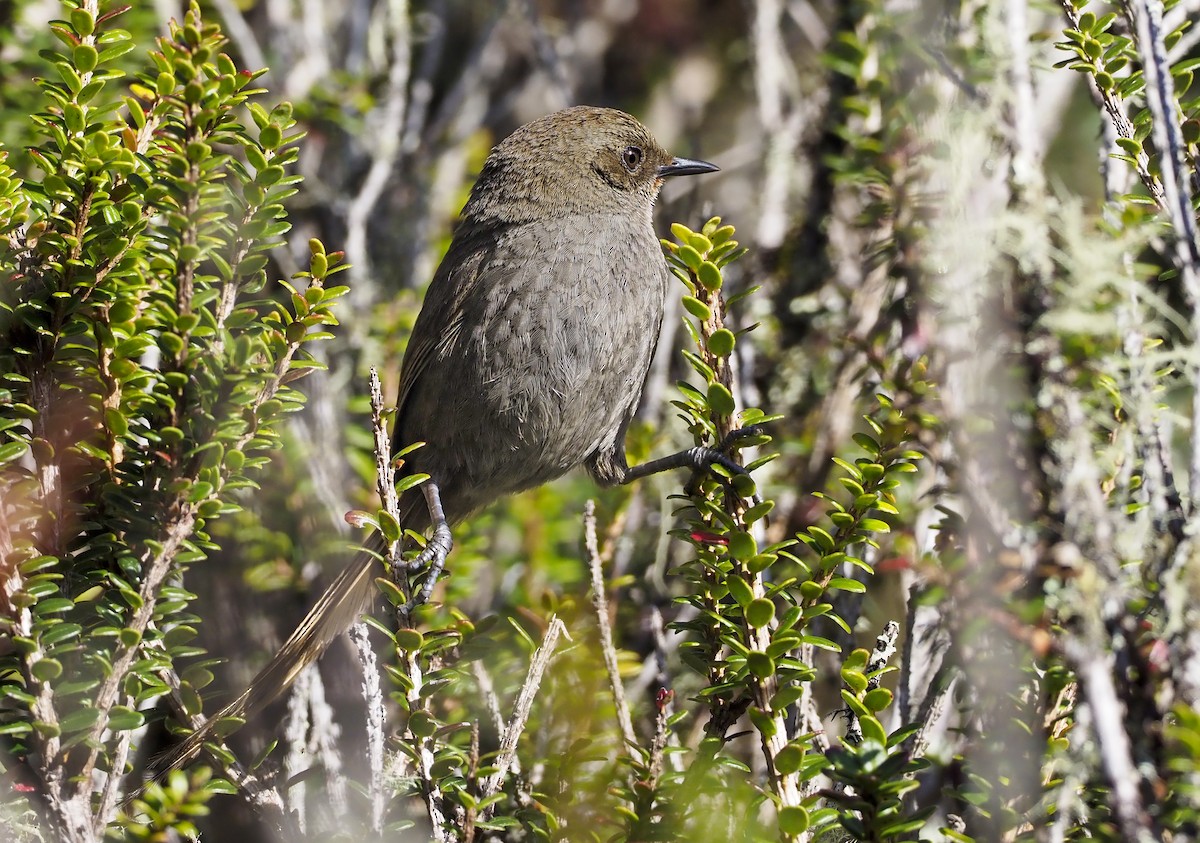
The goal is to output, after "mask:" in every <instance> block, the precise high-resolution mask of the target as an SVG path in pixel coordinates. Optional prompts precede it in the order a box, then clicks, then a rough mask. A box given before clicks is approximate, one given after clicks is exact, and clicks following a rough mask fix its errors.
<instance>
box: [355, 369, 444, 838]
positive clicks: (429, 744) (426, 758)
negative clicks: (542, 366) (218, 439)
mask: <svg viewBox="0 0 1200 843" xmlns="http://www.w3.org/2000/svg"><path fill="white" fill-rule="evenodd" d="M370 388H371V427H372V430H373V432H374V436H375V470H376V472H377V476H376V484H377V488H378V490H379V498H380V500H381V501H382V502H383V508H384V510H385V511H386V512H387V513H388V514H389V515H391V516H392V517H393V518H395V519H396V522H397V523H399V521H400V501H399V496H398V495H397V494H396V485H395V483H394V482H392V465H391V463H392V456H391V455H392V445H391V440H390V439H389V438H388V435H387V425H386V424H385V422H384V418H383V414H384V405H383V388H382V387H381V386H380V384H379V372H378V371H376V370H375V368H374V367H372V368H371V379H370ZM398 546H399V542H398V541H396V542H391V543H389V544H388V547H387V558H388V564H389V566H390V565H391V560H392V559H394V558H395V555H396V552H397V551H398V549H399V547H398ZM404 670H405V673H406V675H407V676H408V678H409V681H410V682H411V683H412V684H411V686H410V687H409V690H408V693H407V695H406V696H407V698H408V703H409V707H410V710H413V711H416V710H420V709H421V708H422V707H423V705H424V701H423V700H422V694H421V691H422V686H423V684H424V671H422V669H421V662H420V658H419V652H418V651H417V650H408V651H406V652H405V654H404ZM406 739H407V740H408V741H409V742H410V744H411V745H413V746H415V747H416V749H417V777H418V779H419V780H420V781H421V785H422V786H421V794H422V796H424V798H425V808H426V810H427V812H428V813H429V822H430V823H431V824H432V826H433V828H432V835H433V839H434V840H436V841H438V843H445V841H446V840H448V838H447V836H446V831H447V827H448V826H447V822H446V815H445V814H444V813H443V812H442V808H441V805H442V800H443V796H442V791H441V788H440V787H439V786H438V783H437V779H436V778H435V776H434V775H433V763H434V740H433V738H432V736H430V737H425V738H419V737H417V736H416V735H414V734H412V732H411V730H407V731H406Z"/></svg>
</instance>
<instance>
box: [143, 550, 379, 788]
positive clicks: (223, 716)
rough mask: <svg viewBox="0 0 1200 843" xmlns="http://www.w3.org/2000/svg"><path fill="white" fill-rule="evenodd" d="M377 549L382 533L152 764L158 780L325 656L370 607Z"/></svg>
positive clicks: (190, 759) (376, 573)
mask: <svg viewBox="0 0 1200 843" xmlns="http://www.w3.org/2000/svg"><path fill="white" fill-rule="evenodd" d="M372 551H373V552H374V553H382V552H383V540H382V539H381V538H380V536H379V534H378V533H375V534H374V535H372V537H371V539H370V540H369V541H368V543H367V550H366V551H364V552H362V553H359V554H358V556H356V557H355V558H354V561H353V562H351V563H350V564H349V565H348V566H347V567H346V569H345V570H343V571H342V572H341V573H340V574H338V576H337V579H335V580H334V581H333V582H332V583H330V585H329V588H327V589H326V590H325V593H324V594H322V595H321V597H320V599H319V600H317V602H316V604H315V605H314V606H313V607H312V609H311V610H309V613H308V614H307V615H305V617H304V620H302V621H301V622H300V625H299V626H298V627H296V631H295V632H293V633H292V634H291V636H290V637H289V638H288V640H287V641H286V642H284V645H283V647H281V648H280V650H279V652H278V653H276V654H275V656H274V658H272V659H271V661H270V662H268V663H267V665H266V667H264V668H263V669H262V670H260V671H259V672H258V675H257V676H255V677H254V679H253V680H251V682H250V685H249V687H247V688H246V690H245V691H243V692H242V693H241V694H240V695H239V696H238V698H237V699H235V700H234V701H233V702H231V703H229V705H227V706H225V707H224V708H223V709H221V710H220V711H218V712H217V713H216V714H215V715H213V716H212V717H211V718H209V720H208V721H207V722H206V723H205V724H204V725H203V726H201V727H200V728H199V729H197V730H196V731H194V732H192V733H191V734H190V735H188V736H187V738H185V739H184V740H183V742H182V743H180V744H179V745H178V746H176V747H174V748H173V749H171V750H169V751H168V752H167V753H166V754H164V755H163V756H162V757H161V758H159V759H158V760H157V761H156V762H155V763H154V764H153V765H152V768H153V779H154V780H158V779H161V778H162V776H164V775H165V774H166V773H168V772H169V771H171V770H174V769H177V768H179V767H182V766H184V765H185V764H187V763H189V762H191V761H193V760H195V758H196V757H197V756H198V755H199V754H200V752H201V750H202V749H203V747H204V743H205V742H206V741H208V740H211V739H212V737H213V731H214V729H215V728H216V726H217V724H218V723H219V722H220V721H222V720H227V719H229V718H238V719H241V720H247V719H249V718H250V717H253V716H254V715H255V714H257V713H258V712H259V711H261V710H262V709H263V708H264V707H265V706H266V705H267V704H268V703H270V702H271V701H272V700H274V699H276V698H277V697H279V695H280V694H282V693H284V692H285V691H286V690H287V689H288V688H290V687H291V686H292V683H293V682H295V681H296V677H298V676H299V675H300V674H301V672H303V670H304V669H305V668H306V667H308V666H309V665H310V664H312V663H313V662H315V661H316V660H317V659H318V658H320V657H321V654H322V653H324V652H325V650H326V649H328V647H329V645H330V644H331V643H333V639H335V638H337V637H338V636H339V635H341V634H342V633H343V632H345V631H346V630H347V629H349V628H350V627H351V626H352V625H353V624H354V622H355V621H356V620H358V617H359V616H360V615H361V614H362V613H363V612H366V611H367V610H368V609H370V607H371V602H372V599H373V598H374V596H375V577H376V576H379V575H381V574H382V573H383V571H382V566H381V565H380V563H379V561H378V559H377V557H376V556H375V555H373V553H372Z"/></svg>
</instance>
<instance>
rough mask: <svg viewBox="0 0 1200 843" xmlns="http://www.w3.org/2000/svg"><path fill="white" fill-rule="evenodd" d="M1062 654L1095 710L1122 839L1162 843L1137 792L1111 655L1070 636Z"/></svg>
mask: <svg viewBox="0 0 1200 843" xmlns="http://www.w3.org/2000/svg"><path fill="white" fill-rule="evenodd" d="M1062 650H1063V655H1064V656H1066V658H1067V660H1068V661H1069V662H1070V663H1071V665H1072V667H1073V668H1074V669H1075V672H1076V674H1077V675H1078V676H1079V683H1080V686H1081V687H1082V690H1083V696H1084V698H1085V699H1086V700H1087V702H1088V705H1089V706H1091V709H1092V724H1093V726H1094V728H1095V734H1096V742H1097V743H1098V744H1099V747H1100V761H1101V764H1102V765H1103V767H1104V772H1105V774H1106V776H1107V778H1108V783H1109V787H1110V788H1111V793H1112V800H1111V803H1112V809H1113V814H1114V816H1115V819H1116V821H1117V825H1118V827H1119V828H1120V829H1121V836H1122V837H1123V838H1124V839H1126V840H1129V841H1137V843H1151V842H1152V841H1155V840H1161V839H1162V837H1161V835H1159V834H1157V833H1154V831H1153V830H1152V829H1151V820H1150V818H1149V816H1148V815H1147V814H1146V811H1145V807H1144V806H1143V805H1142V799H1141V795H1140V794H1139V793H1138V782H1139V781H1141V778H1142V777H1141V775H1140V774H1139V772H1138V770H1137V768H1136V767H1135V766H1134V763H1133V747H1132V746H1131V745H1130V741H1129V735H1128V734H1127V733H1126V731H1125V727H1126V724H1127V718H1126V716H1125V709H1124V706H1122V705H1121V701H1120V699H1119V697H1118V696H1117V689H1116V687H1115V686H1114V685H1113V668H1114V665H1113V659H1112V654H1111V653H1107V652H1104V650H1103V648H1098V647H1093V646H1089V645H1088V644H1085V643H1084V642H1083V641H1082V640H1081V639H1079V638H1077V637H1074V636H1067V637H1066V638H1064V640H1063V642H1062Z"/></svg>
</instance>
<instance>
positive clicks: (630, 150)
mask: <svg viewBox="0 0 1200 843" xmlns="http://www.w3.org/2000/svg"><path fill="white" fill-rule="evenodd" d="M621 163H622V164H624V165H625V169H626V170H628V171H629V172H631V173H632V172H634V171H635V170H637V168H638V167H640V166H642V150H641V149H640V148H639V147H636V146H627V147H625V149H624V150H622V152H621Z"/></svg>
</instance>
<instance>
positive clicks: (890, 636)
mask: <svg viewBox="0 0 1200 843" xmlns="http://www.w3.org/2000/svg"><path fill="white" fill-rule="evenodd" d="M899 637H900V624H898V623H896V622H895V621H888V622H887V623H886V624H884V627H883V632H881V633H879V635H878V637H877V638H876V639H875V648H874V649H873V650H872V651H871V659H870V661H868V662H867V667H866V670H865V671H864V672H865V673H866V674H867V676H869V677H870V678H869V679H868V680H867V690H868V691H873V690H875V689H876V688H878V687H879V683H880V679H881V674H880V671H882V670H883V669H884V668H885V667H887V664H888V662H889V661H890V660H891V658H892V656H893V655H895V653H896V639H897V638H899ZM871 674H874V675H873V676H872V675H871ZM848 717H849V724H848V725H847V726H846V742H847V743H851V744H859V743H862V739H863V734H862V725H861V724H860V723H859V720H858V715H856V714H855V713H854V711H853V710H850V711H849V714H848Z"/></svg>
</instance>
